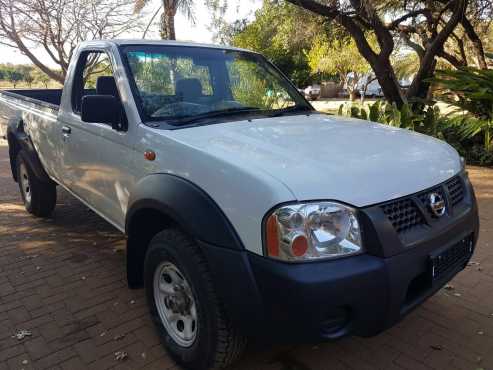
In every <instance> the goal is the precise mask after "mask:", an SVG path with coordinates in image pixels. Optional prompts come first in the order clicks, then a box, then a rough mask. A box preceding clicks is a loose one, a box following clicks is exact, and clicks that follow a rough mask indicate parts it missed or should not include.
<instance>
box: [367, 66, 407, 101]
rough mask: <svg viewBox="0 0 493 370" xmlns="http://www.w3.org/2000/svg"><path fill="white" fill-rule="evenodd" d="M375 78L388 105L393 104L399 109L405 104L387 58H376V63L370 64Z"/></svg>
mask: <svg viewBox="0 0 493 370" xmlns="http://www.w3.org/2000/svg"><path fill="white" fill-rule="evenodd" d="M370 65H371V67H372V69H373V71H374V72H375V77H376V79H377V80H378V83H379V84H380V87H381V88H382V92H383V95H384V97H385V99H386V100H387V101H388V102H389V103H395V104H396V105H397V107H398V108H401V107H402V106H403V105H404V103H405V102H406V100H405V98H404V96H403V94H402V90H401V87H400V84H399V81H398V80H397V77H396V76H395V73H394V69H393V68H392V65H391V64H390V60H389V59H388V58H378V61H377V63H370Z"/></svg>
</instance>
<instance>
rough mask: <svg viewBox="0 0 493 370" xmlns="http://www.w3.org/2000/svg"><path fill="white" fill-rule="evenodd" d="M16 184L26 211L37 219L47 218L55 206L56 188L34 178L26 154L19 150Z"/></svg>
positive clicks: (50, 183) (52, 184) (49, 183)
mask: <svg viewBox="0 0 493 370" xmlns="http://www.w3.org/2000/svg"><path fill="white" fill-rule="evenodd" d="M16 166H17V182H18V183H19V189H20V191H21V196H22V201H23V202H24V206H25V207H26V210H27V211H28V212H29V213H31V214H33V215H34V216H37V217H48V216H50V215H51V214H52V213H53V209H54V208H55V205H56V186H55V184H54V183H52V182H44V181H41V180H40V179H39V178H37V177H36V175H35V173H34V171H33V169H32V168H31V164H30V162H29V161H28V160H27V157H26V154H25V153H24V152H23V151H22V150H21V151H20V152H19V154H18V155H17V159H16Z"/></svg>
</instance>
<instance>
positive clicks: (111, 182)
mask: <svg viewBox="0 0 493 370" xmlns="http://www.w3.org/2000/svg"><path fill="white" fill-rule="evenodd" d="M73 73H74V76H73V78H72V84H73V86H71V90H72V93H71V104H70V105H71V109H70V110H69V111H68V112H66V113H65V114H63V115H62V117H60V121H61V126H62V133H63V137H64V139H63V141H64V142H63V151H62V152H63V153H62V157H63V158H62V161H63V165H64V171H65V176H66V179H65V180H64V183H65V184H66V185H67V187H68V188H69V190H70V191H71V192H73V193H74V195H76V196H77V197H79V198H80V199H81V200H82V201H84V202H85V203H87V204H88V205H89V206H90V207H91V208H93V209H94V210H95V211H97V212H98V213H99V214H100V215H101V216H103V217H104V218H106V219H107V220H108V221H109V222H111V223H112V224H114V225H115V226H117V227H118V228H119V229H123V227H124V212H123V210H124V209H126V208H125V207H126V203H125V200H126V199H127V197H128V193H129V190H128V188H129V186H130V184H132V183H133V181H134V180H133V178H132V177H131V175H130V173H131V172H130V170H129V168H128V165H129V162H128V161H127V156H129V153H131V150H132V142H131V135H129V133H128V129H127V127H128V125H127V123H126V116H125V111H124V109H123V107H122V123H121V129H118V130H117V129H113V128H112V127H111V126H110V125H108V124H104V123H89V122H82V120H81V107H82V98H83V97H84V96H86V95H94V94H98V95H118V97H119V93H118V88H117V87H116V79H115V74H114V60H112V57H111V54H110V53H108V50H106V49H95V50H85V51H84V52H82V53H81V54H80V57H79V61H78V63H77V66H76V69H75V71H74V72H73ZM129 157H130V156H129ZM122 204H125V207H123V206H122Z"/></svg>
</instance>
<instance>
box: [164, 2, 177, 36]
mask: <svg viewBox="0 0 493 370" xmlns="http://www.w3.org/2000/svg"><path fill="white" fill-rule="evenodd" d="M165 2H166V0H163V5H164V12H163V15H162V18H161V38H162V39H163V40H176V32H175V15H176V10H175V9H170V8H169V7H166V4H165Z"/></svg>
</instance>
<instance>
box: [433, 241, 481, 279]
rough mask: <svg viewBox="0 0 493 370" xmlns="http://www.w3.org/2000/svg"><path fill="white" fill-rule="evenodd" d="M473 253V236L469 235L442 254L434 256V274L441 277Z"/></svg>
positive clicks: (435, 277)
mask: <svg viewBox="0 0 493 370" xmlns="http://www.w3.org/2000/svg"><path fill="white" fill-rule="evenodd" d="M471 253H472V237H467V238H465V239H463V240H461V241H460V242H459V243H457V244H455V245H454V246H452V247H451V248H449V249H447V250H446V251H445V252H443V253H441V254H440V255H438V256H436V257H433V258H432V261H431V263H432V275H433V278H434V279H439V278H440V277H441V276H442V275H443V274H445V273H447V271H449V270H451V269H453V268H455V267H456V266H457V265H458V264H459V263H460V262H461V261H465V260H466V259H467V258H468V257H469V255H470V254H471Z"/></svg>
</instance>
